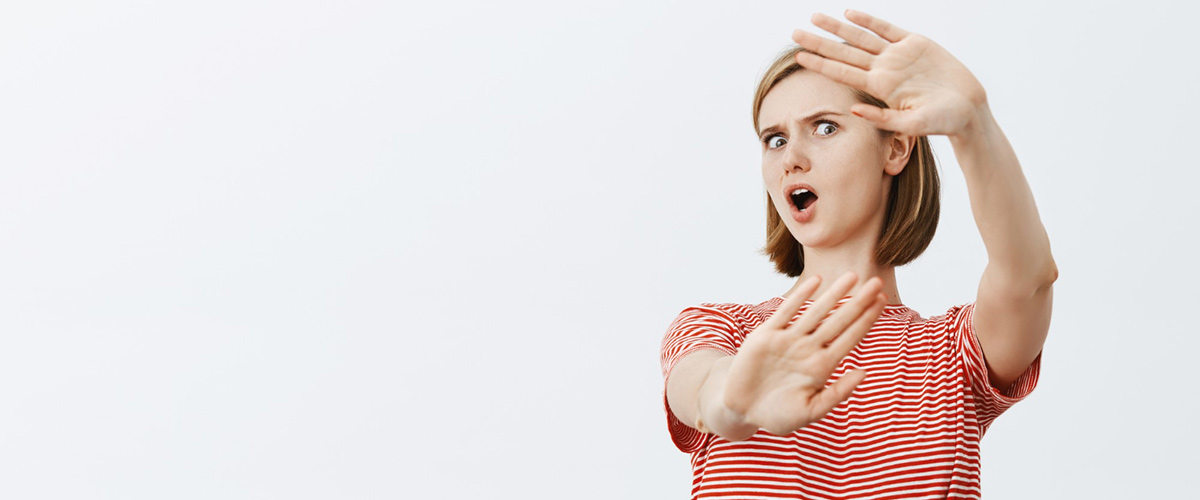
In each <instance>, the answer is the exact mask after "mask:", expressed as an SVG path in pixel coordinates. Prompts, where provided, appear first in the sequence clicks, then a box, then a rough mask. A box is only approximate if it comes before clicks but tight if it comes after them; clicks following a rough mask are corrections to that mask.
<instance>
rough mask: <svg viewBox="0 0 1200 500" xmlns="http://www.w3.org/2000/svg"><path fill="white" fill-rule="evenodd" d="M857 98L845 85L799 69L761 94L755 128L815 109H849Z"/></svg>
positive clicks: (809, 112) (792, 118) (793, 117)
mask: <svg viewBox="0 0 1200 500" xmlns="http://www.w3.org/2000/svg"><path fill="white" fill-rule="evenodd" d="M856 102H858V100H857V99H855V97H854V94H853V93H852V92H851V91H850V89H848V88H846V86H844V85H842V84H840V83H838V82H835V81H833V80H830V79H829V78H826V77H824V76H822V75H820V74H817V73H814V72H812V71H809V70H800V71H797V72H795V73H792V74H791V75H788V77H787V78H784V79H783V80H780V81H779V83H776V84H775V86H774V87H772V88H771V91H770V92H767V96H766V97H764V98H763V102H762V107H761V108H759V111H758V129H759V130H762V129H764V128H766V127H770V126H772V125H778V124H782V123H784V122H787V121H792V120H799V119H801V118H804V117H806V116H809V115H811V114H812V113H814V112H816V111H817V110H821V109H827V110H830V111H837V112H839V113H845V114H849V113H850V105H851V104H854V103H856Z"/></svg>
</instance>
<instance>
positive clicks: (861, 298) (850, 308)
mask: <svg viewBox="0 0 1200 500" xmlns="http://www.w3.org/2000/svg"><path fill="white" fill-rule="evenodd" d="M882 289H883V280H881V279H879V278H871V279H869V280H867V282H866V283H863V286H862V287H861V288H859V290H858V294H857V295H855V296H854V298H852V299H850V300H849V301H847V302H846V303H845V304H842V306H841V307H839V308H838V310H837V311H836V312H834V313H833V316H830V317H829V319H826V320H825V321H824V322H822V323H821V326H819V327H817V331H815V332H813V334H812V336H811V337H812V341H813V342H816V343H817V345H825V343H826V342H829V341H830V340H833V339H834V337H837V336H838V334H839V333H842V331H844V330H845V329H846V328H847V327H849V326H850V324H851V323H853V322H854V320H855V319H858V317H859V316H862V314H863V312H865V311H866V310H867V308H869V307H871V305H872V304H873V303H874V302H875V299H876V297H875V296H876V295H878V294H879V291H880V290H882Z"/></svg>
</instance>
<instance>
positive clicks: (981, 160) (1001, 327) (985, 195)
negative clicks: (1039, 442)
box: [793, 10, 1058, 389]
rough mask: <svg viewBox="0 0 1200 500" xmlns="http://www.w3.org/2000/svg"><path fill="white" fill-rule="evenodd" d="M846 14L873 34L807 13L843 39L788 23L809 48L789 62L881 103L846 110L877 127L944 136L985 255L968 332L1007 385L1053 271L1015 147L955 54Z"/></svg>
mask: <svg viewBox="0 0 1200 500" xmlns="http://www.w3.org/2000/svg"><path fill="white" fill-rule="evenodd" d="M846 17H847V19H849V20H850V21H851V22H853V23H855V24H857V25H859V26H862V27H864V28H867V29H869V30H871V32H872V33H874V35H872V34H871V33H868V32H866V31H863V30H861V29H858V28H855V27H853V26H850V25H847V24H845V23H842V22H840V21H838V20H836V19H833V18H831V17H829V16H824V15H821V14H816V15H814V16H813V23H814V24H816V25H817V26H819V27H821V28H823V29H825V30H827V31H829V32H831V33H834V34H836V35H838V36H840V37H842V38H843V39H845V40H846V41H847V42H849V45H847V44H839V43H835V42H832V41H829V40H825V39H824V38H821V37H819V36H817V35H815V34H812V33H808V32H806V31H803V30H797V31H796V33H794V34H793V39H794V40H795V41H796V43H799V44H800V45H802V46H804V47H806V48H809V49H810V50H812V51H813V52H812V53H805V52H801V53H799V54H796V61H797V62H799V63H800V64H802V65H804V66H806V67H808V68H811V69H812V70H814V71H817V72H819V73H821V74H822V75H825V76H826V77H829V78H831V79H833V80H835V81H838V82H840V83H843V84H845V85H849V86H851V87H854V88H856V89H859V90H863V91H866V92H868V93H870V94H871V95H874V96H876V97H879V98H880V99H883V100H884V101H885V102H887V104H888V108H886V109H885V108H878V107H875V106H871V105H867V104H855V105H853V106H852V107H851V112H853V113H854V114H856V115H859V116H862V117H863V118H866V119H868V120H870V121H872V122H874V123H875V124H876V126H877V127H879V128H881V129H884V130H891V131H895V132H897V133H899V134H904V135H908V136H910V137H911V136H928V135H946V136H948V137H949V138H950V142H951V144H952V145H953V146H954V153H955V156H956V157H957V158H958V162H959V165H960V166H961V167H962V170H963V174H964V176H965V177H966V180H967V189H968V191H969V193H970V197H971V209H972V212H973V214H974V216H975V224H976V225H977V226H978V227H979V234H980V235H981V236H982V237H983V243H984V246H986V247H987V253H988V264H987V267H986V269H985V270H984V272H983V278H982V279H981V280H980V283H979V292H978V296H977V297H976V301H975V314H974V328H975V334H976V337H977V338H978V340H979V344H980V346H981V347H983V350H984V357H985V359H986V361H987V365H988V371H989V379H990V380H991V383H992V385H993V386H994V387H996V388H997V389H1004V388H1007V387H1008V386H1009V385H1011V383H1012V382H1013V381H1015V380H1016V379H1017V377H1019V376H1020V374H1021V373H1022V372H1024V371H1025V369H1026V368H1027V367H1028V366H1029V364H1030V363H1031V362H1033V360H1034V359H1035V358H1036V357H1037V354H1038V353H1039V352H1041V349H1042V344H1043V343H1044V342H1045V340H1046V332H1047V330H1048V329H1049V326H1050V300H1051V290H1050V287H1051V284H1052V283H1053V282H1054V281H1055V279H1057V277H1058V269H1057V267H1055V264H1054V258H1053V257H1051V255H1050V242H1049V239H1048V238H1047V237H1046V230H1045V228H1043V227H1042V222H1041V220H1040V219H1039V218H1038V213H1037V207H1036V206H1035V205H1034V202H1033V194H1032V192H1030V190H1029V184H1028V183H1026V182H1025V176H1024V174H1022V173H1021V166H1020V164H1018V163H1017V157H1016V154H1015V153H1014V152H1013V149H1012V146H1010V145H1009V143H1008V140H1007V139H1006V138H1005V137H1004V134H1003V133H1002V132H1001V131H1000V127H999V125H997V124H996V121H995V119H994V118H993V117H992V114H991V110H990V109H989V108H988V104H987V95H986V93H985V92H984V90H983V86H982V85H980V83H979V81H978V80H976V79H975V76H974V75H972V74H971V72H970V71H969V70H968V69H967V68H966V66H963V64H962V63H961V62H959V61H958V60H957V59H955V58H954V56H952V55H950V53H949V52H947V51H946V50H945V49H943V48H942V47H941V46H939V45H937V44H936V43H934V42H933V41H932V40H929V39H928V38H925V37H923V36H921V35H917V34H914V33H909V32H908V31H905V30H903V29H901V28H899V27H897V26H894V25H892V24H890V23H888V22H886V21H883V20H882V19H878V18H876V17H873V16H870V15H868V14H865V13H862V12H856V11H849V10H848V11H846ZM875 35H878V36H875Z"/></svg>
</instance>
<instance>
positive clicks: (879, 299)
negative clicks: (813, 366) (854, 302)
mask: <svg viewBox="0 0 1200 500" xmlns="http://www.w3.org/2000/svg"><path fill="white" fill-rule="evenodd" d="M885 303H887V297H886V296H884V295H883V294H882V293H877V294H875V301H874V302H872V303H871V305H870V306H868V307H867V308H866V309H865V310H863V312H862V314H860V315H858V317H857V318H855V319H854V322H853V323H851V324H850V326H849V327H847V328H846V329H845V330H843V331H842V333H841V335H838V336H837V337H836V338H834V339H833V340H832V341H830V342H829V350H828V351H827V352H828V353H829V355H830V356H832V357H834V358H836V359H839V360H840V359H842V358H844V357H846V355H847V354H850V351H851V350H853V349H854V346H856V345H858V343H859V341H861V340H862V339H863V337H866V336H867V333H868V332H870V331H871V327H872V326H874V325H875V320H877V319H879V315H880V313H882V312H883V306H884V304H885Z"/></svg>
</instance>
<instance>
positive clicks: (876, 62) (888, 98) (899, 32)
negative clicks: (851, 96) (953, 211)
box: [792, 10, 987, 136]
mask: <svg viewBox="0 0 1200 500" xmlns="http://www.w3.org/2000/svg"><path fill="white" fill-rule="evenodd" d="M846 19H848V20H850V21H851V22H853V23H854V24H857V25H858V26H862V27H864V28H867V29H868V30H870V31H871V32H872V33H874V35H873V34H871V33H868V32H866V31H864V30H862V29H859V28H857V27H855V26H851V25H849V24H846V23H843V22H841V21H838V20H837V19H834V18H832V17H829V16H826V15H824V14H813V17H812V22H813V24H815V25H817V26H818V27H820V28H821V29H824V30H825V31H828V32H830V33H833V34H834V35H837V36H839V37H841V38H842V39H843V40H846V42H848V43H849V45H847V44H843V43H838V42H834V41H832V40H829V39H826V38H823V37H820V36H817V35H815V34H813V33H809V32H807V31H804V30H796V31H795V33H793V34H792V39H793V40H795V41H796V43H798V44H800V46H801V47H804V48H805V49H808V50H810V51H812V53H808V52H801V53H798V54H796V62H797V63H799V64H800V65H802V66H804V67H805V68H808V69H811V70H813V71H815V72H817V73H820V74H822V75H824V76H826V77H828V78H830V79H832V80H834V81H837V82H840V83H842V84H845V85H849V86H850V87H853V88H856V89H859V90H863V91H866V92H867V93H869V94H871V95H873V96H875V97H878V98H880V99H882V100H883V101H884V102H886V103H887V104H888V107H889V108H890V109H883V108H878V107H875V106H871V105H869V104H855V105H854V106H852V107H851V109H850V111H851V112H853V113H854V114H856V115H859V116H861V117H863V118H866V119H867V120H870V121H871V122H873V123H874V124H875V126H876V127H879V128H882V129H885V130H893V131H897V132H901V133H905V134H909V135H916V136H923V135H949V136H954V135H958V134H960V133H961V132H962V131H963V130H964V129H966V128H967V127H968V126H969V125H970V124H971V123H972V122H973V121H974V120H975V119H976V118H977V115H978V112H979V110H980V108H981V107H984V106H986V103H987V94H986V93H985V92H984V90H983V85H981V84H980V83H979V81H978V80H976V79H975V76H974V75H972V74H971V71H970V70H968V69H967V67H966V66H964V65H963V64H962V63H961V62H959V61H958V59H955V57H954V56H952V55H950V53H949V52H947V51H946V49H943V48H942V47H941V46H939V45H938V44H936V43H934V42H933V40H930V39H928V38H925V37H923V36H921V35H918V34H916V33H909V32H907V31H905V30H903V29H900V28H898V27H896V26H893V25H891V24H890V23H888V22H887V21H884V20H882V19H879V18H876V17H873V16H871V15H868V14H865V13H862V12H858V11H853V10H847V11H846ZM876 35H878V36H876Z"/></svg>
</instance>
